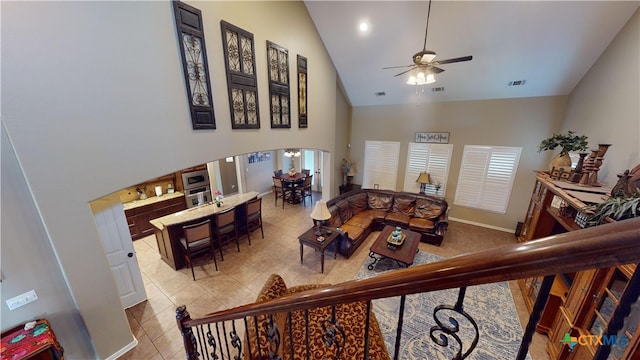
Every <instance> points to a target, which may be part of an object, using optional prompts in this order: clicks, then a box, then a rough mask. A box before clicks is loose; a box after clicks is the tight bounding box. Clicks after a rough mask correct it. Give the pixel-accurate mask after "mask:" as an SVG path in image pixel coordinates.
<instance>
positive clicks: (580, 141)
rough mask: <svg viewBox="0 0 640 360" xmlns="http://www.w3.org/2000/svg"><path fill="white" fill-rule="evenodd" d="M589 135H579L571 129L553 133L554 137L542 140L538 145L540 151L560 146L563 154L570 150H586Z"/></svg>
mask: <svg viewBox="0 0 640 360" xmlns="http://www.w3.org/2000/svg"><path fill="white" fill-rule="evenodd" d="M587 144H588V143H587V137H586V136H584V135H582V136H578V135H575V133H574V132H573V131H571V130H569V131H567V132H566V133H565V134H553V136H552V137H550V138H548V139H544V140H542V142H541V143H540V145H538V152H540V151H546V150H554V149H555V148H556V147H558V146H559V147H560V148H561V149H562V150H561V151H560V153H561V154H566V153H568V152H569V151H584V150H586V149H587Z"/></svg>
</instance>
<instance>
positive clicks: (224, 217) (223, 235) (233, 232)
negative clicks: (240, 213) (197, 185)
mask: <svg viewBox="0 0 640 360" xmlns="http://www.w3.org/2000/svg"><path fill="white" fill-rule="evenodd" d="M235 210H236V208H235V207H233V208H230V209H227V210H224V211H221V212H217V213H215V215H214V216H213V218H214V219H215V224H216V228H215V235H216V238H217V239H218V246H219V247H220V256H222V246H223V245H224V243H225V242H229V241H231V239H234V240H235V241H236V246H237V247H238V252H240V243H239V242H238V228H237V227H236V212H235ZM222 260H224V258H223V259H222Z"/></svg>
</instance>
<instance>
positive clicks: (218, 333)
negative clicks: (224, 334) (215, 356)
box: [216, 322, 224, 359]
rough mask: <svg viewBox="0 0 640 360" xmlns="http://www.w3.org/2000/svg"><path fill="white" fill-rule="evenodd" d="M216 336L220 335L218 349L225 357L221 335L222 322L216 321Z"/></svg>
mask: <svg viewBox="0 0 640 360" xmlns="http://www.w3.org/2000/svg"><path fill="white" fill-rule="evenodd" d="M216 336H217V337H218V344H219V345H220V346H218V351H219V352H220V356H222V358H223V359H224V351H223V350H222V338H221V337H220V323H219V322H217V323H216Z"/></svg>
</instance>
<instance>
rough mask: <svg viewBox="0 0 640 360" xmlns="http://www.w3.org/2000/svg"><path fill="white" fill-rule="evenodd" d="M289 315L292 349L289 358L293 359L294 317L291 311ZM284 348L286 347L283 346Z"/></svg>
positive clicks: (290, 345) (290, 344)
mask: <svg viewBox="0 0 640 360" xmlns="http://www.w3.org/2000/svg"><path fill="white" fill-rule="evenodd" d="M287 314H288V315H287V316H288V318H289V347H290V349H289V351H290V352H289V354H290V356H289V358H290V359H293V315H292V314H291V311H289V312H288V313H287ZM283 347H284V345H283Z"/></svg>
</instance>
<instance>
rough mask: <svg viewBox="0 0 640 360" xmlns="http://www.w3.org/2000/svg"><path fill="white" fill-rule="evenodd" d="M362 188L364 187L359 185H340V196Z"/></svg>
mask: <svg viewBox="0 0 640 360" xmlns="http://www.w3.org/2000/svg"><path fill="white" fill-rule="evenodd" d="M361 187H362V185H359V184H344V185H340V195H342V194H346V193H348V192H349V191H353V190H358V189H360V188H361Z"/></svg>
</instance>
